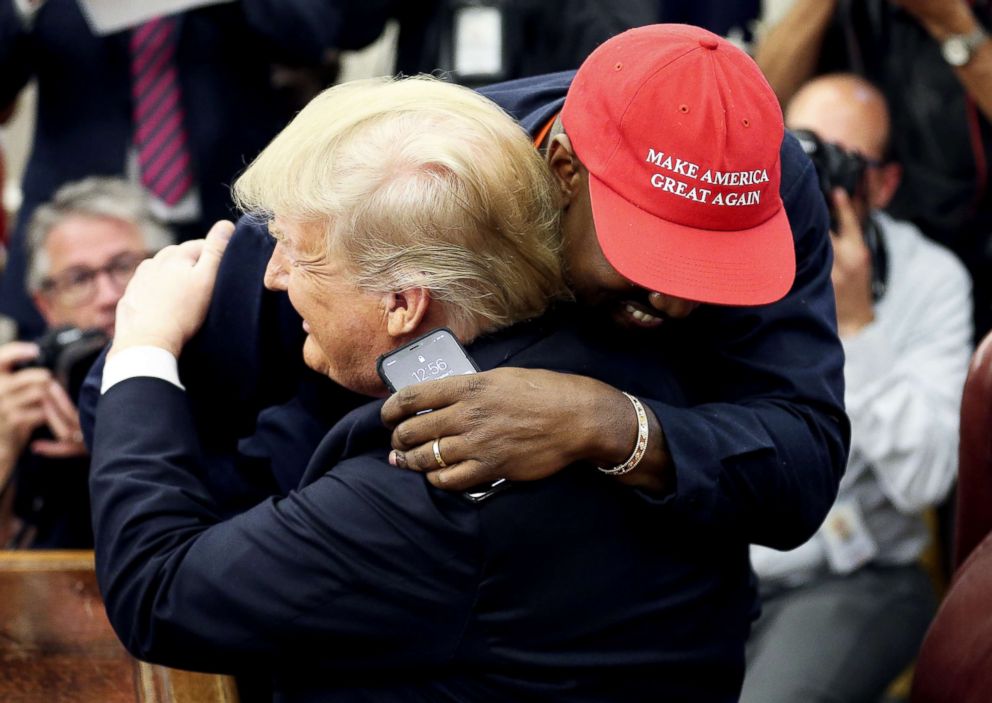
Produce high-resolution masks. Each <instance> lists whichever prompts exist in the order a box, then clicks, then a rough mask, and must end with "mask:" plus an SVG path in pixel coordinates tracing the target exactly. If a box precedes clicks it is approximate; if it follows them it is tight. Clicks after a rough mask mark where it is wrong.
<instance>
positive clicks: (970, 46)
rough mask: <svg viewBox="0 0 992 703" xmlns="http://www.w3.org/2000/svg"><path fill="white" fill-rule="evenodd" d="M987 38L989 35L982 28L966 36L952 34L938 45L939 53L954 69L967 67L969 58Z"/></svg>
mask: <svg viewBox="0 0 992 703" xmlns="http://www.w3.org/2000/svg"><path fill="white" fill-rule="evenodd" d="M988 38H989V35H988V34H987V33H986V32H985V30H984V29H983V28H982V27H977V28H976V29H975V31H973V32H969V33H968V34H953V35H951V36H949V37H948V38H947V39H945V40H944V42H943V43H942V44H941V45H940V53H941V54H942V55H943V57H944V61H946V62H947V63H949V64H950V65H951V66H954V67H955V68H960V67H961V66H967V65H968V62H969V61H971V57H972V56H974V55H975V52H976V51H977V50H978V47H980V46H981V45H982V44H984V43H985V42H986V41H987V40H988Z"/></svg>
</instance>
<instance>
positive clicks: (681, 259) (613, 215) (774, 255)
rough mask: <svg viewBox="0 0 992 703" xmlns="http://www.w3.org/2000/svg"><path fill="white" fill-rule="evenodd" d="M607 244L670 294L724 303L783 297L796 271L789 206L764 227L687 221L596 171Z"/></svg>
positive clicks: (617, 264)
mask: <svg viewBox="0 0 992 703" xmlns="http://www.w3.org/2000/svg"><path fill="white" fill-rule="evenodd" d="M589 196H590V199H591V201H592V215H593V221H594V222H595V224H596V235H597V239H598V240H599V245H600V248H601V249H602V250H603V254H604V255H605V256H606V259H607V261H609V262H610V264H611V265H612V266H613V268H615V269H616V270H617V272H618V273H620V275H622V276H623V277H624V278H627V279H629V280H630V281H632V282H634V283H636V284H637V285H639V286H642V287H644V288H647V289H649V290H653V291H658V292H659V293H665V294H667V295H672V296H676V297H679V298H686V299H688V300H695V301H699V302H703V303H715V304H719V305H764V304H766V303H773V302H775V301H776V300H779V299H781V298H782V297H783V296H784V295H785V294H786V293H788V292H789V289H790V288H791V287H792V282H793V279H795V276H796V255H795V243H794V239H793V236H792V229H791V227H790V226H789V220H788V217H787V216H786V213H785V208H784V207H781V208H779V210H778V212H777V213H776V214H775V215H773V216H772V217H770V218H769V219H767V220H765V221H764V222H763V223H761V224H760V225H758V226H757V227H752V228H750V229H745V230H734V231H720V230H703V229H696V228H693V227H686V226H683V225H679V224H675V223H673V222H669V221H667V220H664V219H661V218H659V217H656V216H655V215H653V214H651V213H649V212H646V211H644V210H642V209H641V208H639V207H637V206H636V205H634V204H633V203H631V202H630V201H629V200H626V199H625V198H623V197H622V196H620V195H618V194H617V193H615V192H614V191H613V190H611V189H610V187H609V186H607V185H606V184H604V183H603V182H602V181H601V180H599V179H598V178H597V177H596V176H595V175H594V174H592V173H589Z"/></svg>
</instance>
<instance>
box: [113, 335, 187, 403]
mask: <svg viewBox="0 0 992 703" xmlns="http://www.w3.org/2000/svg"><path fill="white" fill-rule="evenodd" d="M139 377H142V378H160V379H162V380H163V381H168V382H169V383H171V384H172V385H174V386H176V387H177V388H179V389H180V390H186V387H185V386H184V385H183V384H182V383H180V382H179V364H178V363H177V362H176V357H174V356H173V355H172V354H171V353H170V352H167V351H166V350H165V349H162V348H161V347H128V348H127V349H123V350H121V351H120V352H118V353H116V354H114V355H113V356H112V357H110V358H109V359H108V360H107V363H106V365H104V367H103V383H102V385H101V386H100V394H101V395H102V394H104V393H106V392H107V391H108V390H110V388H111V387H112V386H114V385H116V384H118V383H120V382H121V381H126V380H127V379H129V378H139Z"/></svg>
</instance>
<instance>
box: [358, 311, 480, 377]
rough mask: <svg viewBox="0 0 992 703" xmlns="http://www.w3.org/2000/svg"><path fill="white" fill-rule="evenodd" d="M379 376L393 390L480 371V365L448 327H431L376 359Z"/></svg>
mask: <svg viewBox="0 0 992 703" xmlns="http://www.w3.org/2000/svg"><path fill="white" fill-rule="evenodd" d="M376 370H377V371H378V372H379V378H381V379H382V382H383V383H385V384H386V387H387V388H389V390H391V391H392V392H393V393H395V392H396V391H398V390H400V389H401V388H406V387H407V386H412V385H413V384H415V383H423V382H424V381H436V380H438V379H440V378H447V377H448V376H462V375H465V374H469V373H477V372H478V371H479V367H478V366H476V365H475V362H474V361H472V357H470V356H469V355H468V352H467V351H465V348H464V347H462V345H461V344H460V343H459V341H458V339H457V338H455V335H453V334H452V333H451V330H449V329H448V328H447V327H439V328H437V329H436V330H431V331H430V332H428V333H427V334H425V335H424V336H423V337H418V338H417V339H415V340H413V341H412V342H410V343H409V344H406V345H404V346H402V347H399V348H397V349H393V350H392V351H391V352H387V353H385V354H383V355H382V356H380V357H379V360H378V361H377V362H376Z"/></svg>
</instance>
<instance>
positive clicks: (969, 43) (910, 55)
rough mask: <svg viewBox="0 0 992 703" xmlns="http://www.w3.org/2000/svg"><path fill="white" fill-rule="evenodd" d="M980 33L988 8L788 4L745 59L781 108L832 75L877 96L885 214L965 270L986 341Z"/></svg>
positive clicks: (986, 123) (990, 150)
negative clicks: (885, 143) (887, 171)
mask: <svg viewBox="0 0 992 703" xmlns="http://www.w3.org/2000/svg"><path fill="white" fill-rule="evenodd" d="M990 26H992V2H990V1H989V0H973V1H969V0H795V2H794V3H793V5H792V7H791V8H790V10H789V12H788V13H787V14H786V15H785V17H784V18H783V19H782V21H781V22H779V23H778V24H777V25H775V26H773V27H771V28H770V29H769V31H768V33H767V34H766V35H765V36H764V37H763V38H762V39H761V41H760V43H759V46H758V47H757V51H756V54H755V56H756V59H757V61H758V65H760V66H761V68H762V70H763V71H764V73H765V75H766V76H767V77H768V81H769V82H770V83H771V84H772V87H773V88H774V89H775V92H776V94H777V95H778V96H779V99H780V100H781V101H782V102H783V104H784V103H786V102H788V101H789V99H790V98H791V97H792V95H793V94H794V93H795V92H796V90H797V89H798V88H799V86H801V85H802V84H803V83H805V82H806V81H807V80H808V79H810V78H811V77H813V76H814V75H819V74H823V73H827V72H831V71H849V72H853V73H857V74H859V75H861V76H863V77H865V78H867V79H868V80H870V81H871V82H872V83H873V84H875V85H876V86H878V87H879V89H880V90H881V91H882V93H883V94H884V95H885V97H886V100H887V101H888V104H889V106H890V107H891V110H892V146H891V149H892V154H893V157H894V158H895V159H896V160H897V161H899V162H900V163H901V164H902V166H903V178H902V181H901V183H900V186H899V188H898V190H897V191H896V193H895V195H894V196H893V197H892V200H891V202H890V203H889V204H888V205H887V206H886V208H885V209H886V211H887V212H889V213H890V214H891V215H892V216H893V217H895V218H897V219H900V220H909V221H911V222H913V223H914V224H915V225H917V226H918V227H919V228H920V229H921V230H922V231H923V233H924V234H925V235H926V236H928V237H930V238H932V239H934V240H935V241H937V242H939V243H941V244H944V245H945V246H947V247H948V248H950V249H951V250H952V251H953V252H954V253H955V254H957V255H958V256H959V257H960V258H961V260H962V261H963V262H964V264H965V266H967V267H968V270H969V272H970V273H971V277H972V280H973V281H974V286H975V289H974V301H975V312H974V320H975V333H976V334H977V335H978V337H979V338H981V337H982V336H983V335H984V334H985V333H986V332H988V331H989V330H990V329H992V188H990V186H989V175H990V172H989V168H990V164H992V123H990V118H992V42H990V41H989V37H988V31H989V27H990Z"/></svg>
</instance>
